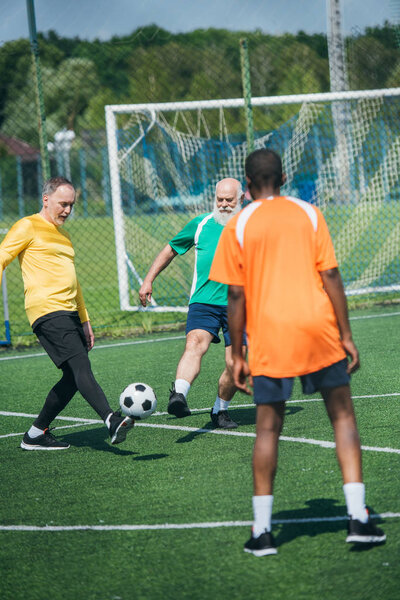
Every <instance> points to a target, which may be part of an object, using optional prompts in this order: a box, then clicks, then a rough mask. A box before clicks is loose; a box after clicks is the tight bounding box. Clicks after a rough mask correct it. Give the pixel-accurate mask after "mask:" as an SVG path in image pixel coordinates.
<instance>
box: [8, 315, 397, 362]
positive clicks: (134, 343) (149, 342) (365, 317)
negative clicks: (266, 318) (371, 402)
mask: <svg viewBox="0 0 400 600" xmlns="http://www.w3.org/2000/svg"><path fill="white" fill-rule="evenodd" d="M399 315H400V312H392V313H382V314H375V315H360V316H358V317H350V321H358V320H360V319H379V318H381V317H393V316H399ZM185 337H186V336H184V335H176V336H169V337H165V338H153V339H150V340H133V341H131V342H117V343H113V344H102V345H99V346H94V348H93V350H103V349H105V348H120V347H121V346H136V345H137V344H151V343H152V342H165V341H170V340H183V339H185ZM38 356H47V354H46V352H36V353H34V354H21V355H17V356H2V357H0V362H1V361H4V360H17V359H22V358H36V357H38Z"/></svg>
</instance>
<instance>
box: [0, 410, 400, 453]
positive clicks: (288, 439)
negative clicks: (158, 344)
mask: <svg viewBox="0 0 400 600" xmlns="http://www.w3.org/2000/svg"><path fill="white" fill-rule="evenodd" d="M0 415H3V416H8V417H10V416H13V417H30V418H35V417H36V416H37V415H28V414H25V413H12V412H8V411H0ZM56 419H62V420H64V421H68V420H71V421H78V422H79V419H78V418H76V417H56ZM96 423H101V424H102V425H103V421H101V420H99V419H96V420H95V419H90V420H89V419H82V420H81V425H93V424H96ZM78 426H79V425H71V427H78ZM135 427H152V428H153V429H167V430H171V431H186V432H188V433H197V434H201V433H211V434H214V435H225V436H234V437H247V438H255V437H256V434H255V433H254V432H251V431H236V430H235V431H231V430H230V431H227V430H226V429H205V428H198V427H185V426H182V425H167V424H161V423H149V422H147V423H140V422H138V421H136V423H135ZM55 429H59V428H58V427H55ZM61 429H65V427H62V428H61ZM17 435H23V433H19V434H17V433H12V434H9V433H7V434H5V435H0V439H3V438H7V437H14V436H17ZM279 440H281V441H283V442H294V443H300V444H310V445H312V446H320V448H335V442H330V441H327V440H314V439H312V438H311V439H310V438H303V437H299V438H298V437H291V436H285V435H281V436H280V437H279ZM361 449H362V450H366V451H370V452H385V453H388V454H400V449H399V448H388V447H382V446H361Z"/></svg>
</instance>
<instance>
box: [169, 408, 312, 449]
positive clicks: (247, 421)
mask: <svg viewBox="0 0 400 600" xmlns="http://www.w3.org/2000/svg"><path fill="white" fill-rule="evenodd" d="M301 410H303V408H302V407H301V406H287V407H286V416H288V415H294V414H295V413H297V412H299V411H301ZM208 414H209V413H208ZM229 415H230V417H231V419H232V420H233V421H235V423H237V424H238V426H239V427H241V426H244V425H255V411H254V406H249V408H230V409H229ZM175 420H176V419H175V417H172V421H175ZM179 421H180V422H182V421H184V422H185V425H186V424H187V425H188V426H189V424H190V421H189V420H188V419H187V418H185V419H179ZM213 429H218V428H217V427H215V426H214V425H213V423H212V421H211V419H210V420H208V421H207V422H206V423H205V424H204V425H203V427H201V428H199V429H198V430H197V431H191V432H190V433H188V434H187V435H185V436H183V437H181V438H179V440H177V441H176V443H177V444H185V443H186V442H192V441H193V440H194V439H195V438H196V437H197V436H199V435H202V434H204V433H208V432H209V431H212V430H213ZM221 431H222V429H221ZM227 431H240V429H231V430H227Z"/></svg>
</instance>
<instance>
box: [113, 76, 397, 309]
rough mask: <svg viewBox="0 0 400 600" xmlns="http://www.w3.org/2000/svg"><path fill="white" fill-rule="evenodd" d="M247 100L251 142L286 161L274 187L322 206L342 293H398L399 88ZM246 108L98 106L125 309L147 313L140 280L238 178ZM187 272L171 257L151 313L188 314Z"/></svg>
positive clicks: (217, 104)
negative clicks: (280, 183) (218, 190)
mask: <svg viewBox="0 0 400 600" xmlns="http://www.w3.org/2000/svg"><path fill="white" fill-rule="evenodd" d="M252 106H253V110H254V111H255V147H256V148H261V147H271V148H273V149H275V150H277V151H278V152H279V153H280V154H281V156H282V157H283V165H284V169H285V172H286V174H287V183H286V184H285V187H284V188H283V191H282V193H286V194H291V195H295V196H296V195H297V196H299V197H302V198H303V199H305V200H308V201H310V202H312V203H315V204H317V205H318V206H319V207H320V208H321V210H322V211H323V212H324V214H325V216H326V218H327V221H328V225H329V227H330V230H331V233H332V237H333V240H334V244H335V249H336V253H337V257H338V261H339V265H340V268H341V271H342V275H343V274H344V281H345V287H346V293H347V294H348V295H364V294H377V293H385V292H386V293H393V292H395V291H399V290H400V259H399V245H400V177H399V175H400V124H399V119H398V115H399V114H400V88H388V89H380V90H361V91H346V92H330V93H315V94H299V95H287V96H272V97H258V98H257V97H256V98H252ZM243 107H244V100H243V99H242V98H234V99H225V100H202V101H193V102H189V101H185V102H168V103H154V104H121V105H109V106H106V107H105V113H106V130H107V143H108V154H109V165H110V179H111V192H112V206H113V219H114V231H115V246H116V257H117V270H118V285H119V297H120V307H121V309H122V310H128V311H135V310H143V309H142V308H141V307H140V308H139V302H138V295H137V291H138V288H139V287H140V285H141V283H142V278H143V277H144V275H145V274H146V272H147V270H148V268H149V266H150V265H151V263H152V261H153V259H154V258H155V256H156V254H157V253H158V251H159V250H160V249H161V248H162V247H163V246H165V244H166V243H168V241H169V240H170V239H171V238H172V237H173V235H175V233H177V231H178V230H179V229H180V228H181V227H182V226H183V225H184V224H185V223H186V222H187V221H188V220H189V219H190V218H191V217H193V216H194V215H195V214H199V213H201V212H207V211H209V210H211V208H212V204H213V199H214V191H215V184H216V182H217V181H218V180H219V179H221V178H223V177H227V176H230V177H236V178H238V179H239V180H241V181H243V180H244V173H243V164H244V160H245V157H246V155H247V144H246V138H245V128H244V127H243V128H242V130H241V132H240V131H239V132H238V131H237V129H236V131H234V133H233V134H232V135H231V132H230V128H231V125H232V124H233V126H234V127H235V126H237V123H238V121H239V118H240V117H239V115H242V114H243ZM289 107H290V109H291V113H289V112H288V118H287V120H286V121H285V120H284V117H285V115H286V112H285V111H288V108H289ZM256 111H258V113H257V112H256ZM211 115H212V117H211ZM257 115H258V116H257ZM257 120H258V122H257ZM275 121H276V122H277V123H278V126H277V127H276V128H275V127H274V125H273V123H274V122H275ZM271 123H272V126H271ZM228 130H229V131H228ZM240 133H241V135H240ZM189 254H190V253H189ZM184 258H185V259H186V257H184ZM178 262H179V263H180V264H179V266H178V265H176V266H175V264H174V263H178ZM172 264H174V267H172ZM191 268H192V265H191V261H190V259H187V260H186V262H184V259H182V258H180V260H179V261H173V263H171V266H170V267H168V269H166V272H164V273H162V274H160V276H159V278H158V279H157V281H156V284H155V286H154V288H155V289H154V298H155V299H154V300H153V303H152V305H151V306H150V307H149V308H148V309H147V310H153V311H160V312H161V311H162V312H164V311H180V312H184V311H186V310H187V300H188V298H189V290H190V283H191ZM159 280H160V281H159Z"/></svg>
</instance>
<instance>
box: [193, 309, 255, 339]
mask: <svg viewBox="0 0 400 600" xmlns="http://www.w3.org/2000/svg"><path fill="white" fill-rule="evenodd" d="M193 329H203V330H204V331H208V332H209V333H211V335H212V336H213V339H212V340H211V342H212V343H213V344H219V343H220V341H221V340H220V339H219V335H218V334H219V330H220V329H222V333H223V336H224V341H225V346H231V345H232V342H231V336H230V335H229V330H228V313H227V307H226V306H217V305H216V304H202V303H201V302H193V304H189V312H188V316H187V320H186V331H185V333H186V335H187V334H188V333H189V331H192V330H193ZM243 345H244V346H245V345H246V336H245V335H244V336H243Z"/></svg>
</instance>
